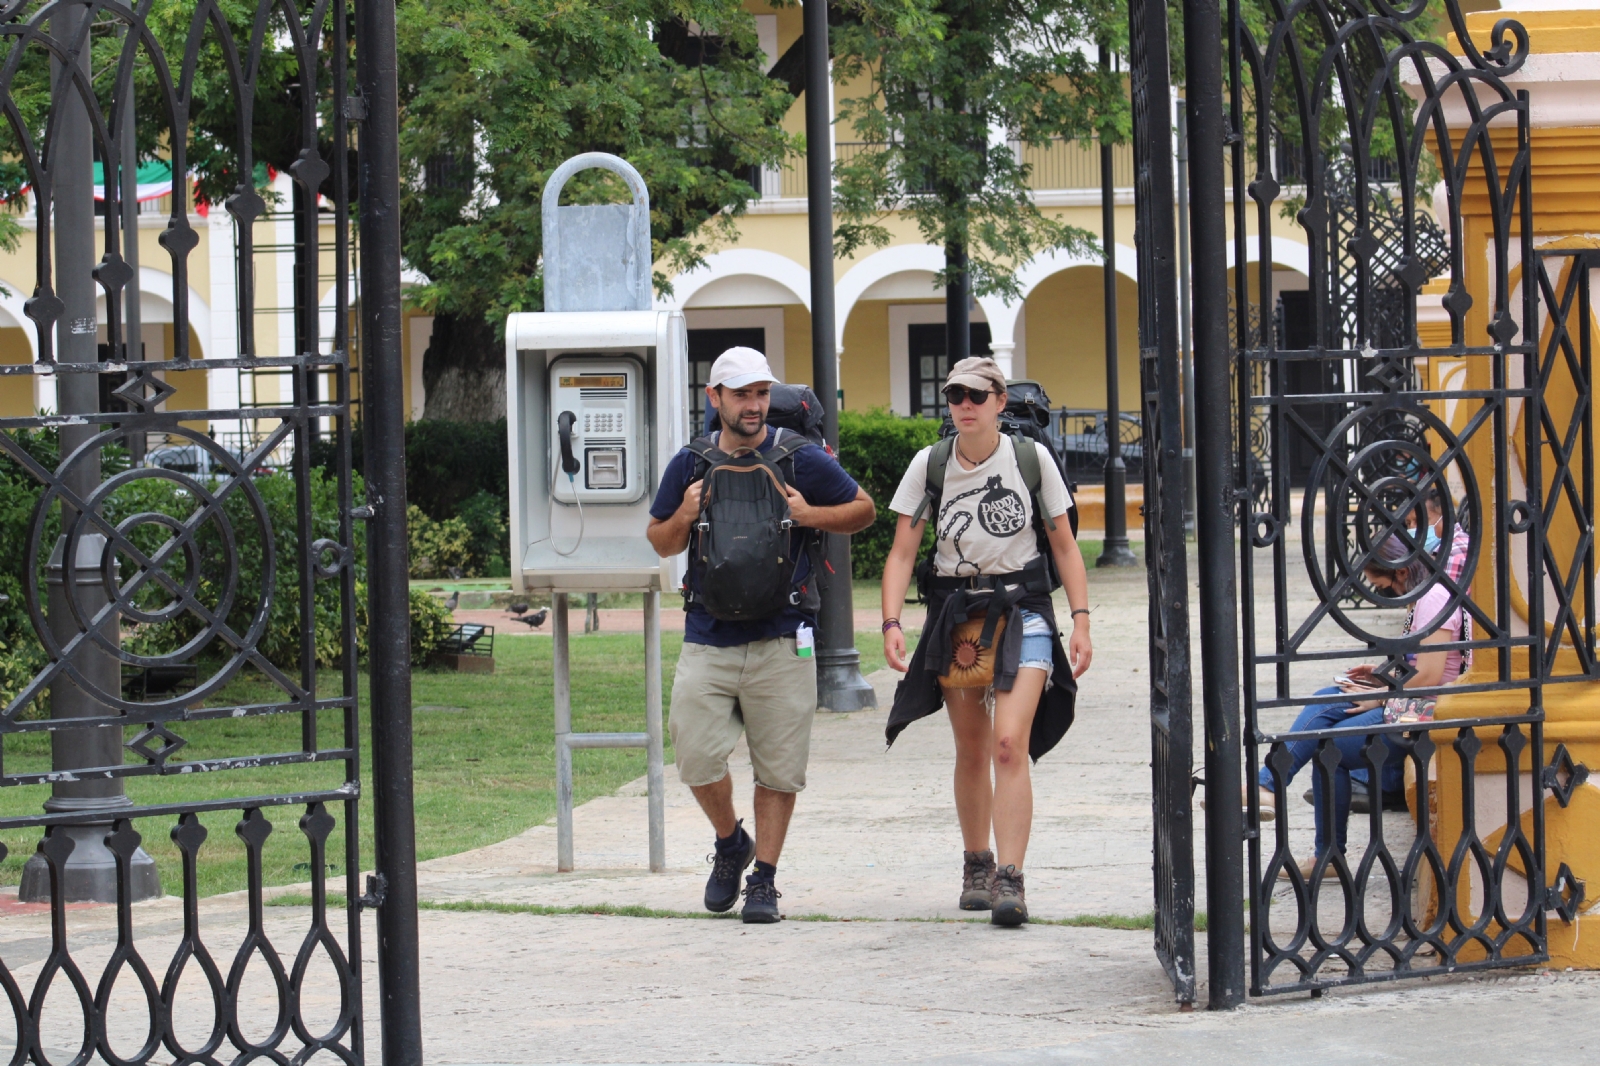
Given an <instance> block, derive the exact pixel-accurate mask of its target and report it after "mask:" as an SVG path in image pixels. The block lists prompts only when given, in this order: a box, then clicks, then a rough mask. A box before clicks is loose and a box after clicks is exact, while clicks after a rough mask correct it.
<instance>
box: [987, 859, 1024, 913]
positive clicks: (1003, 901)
mask: <svg viewBox="0 0 1600 1066" xmlns="http://www.w3.org/2000/svg"><path fill="white" fill-rule="evenodd" d="M1027 920H1028V902H1027V900H1026V898H1025V897H1024V895H1023V891H1022V871H1021V870H1019V869H1017V868H1016V867H1015V866H1002V867H1000V869H998V870H996V871H995V872H994V910H993V913H991V914H990V915H989V921H990V922H991V923H993V924H995V925H1021V924H1022V923H1023V922H1026V921H1027Z"/></svg>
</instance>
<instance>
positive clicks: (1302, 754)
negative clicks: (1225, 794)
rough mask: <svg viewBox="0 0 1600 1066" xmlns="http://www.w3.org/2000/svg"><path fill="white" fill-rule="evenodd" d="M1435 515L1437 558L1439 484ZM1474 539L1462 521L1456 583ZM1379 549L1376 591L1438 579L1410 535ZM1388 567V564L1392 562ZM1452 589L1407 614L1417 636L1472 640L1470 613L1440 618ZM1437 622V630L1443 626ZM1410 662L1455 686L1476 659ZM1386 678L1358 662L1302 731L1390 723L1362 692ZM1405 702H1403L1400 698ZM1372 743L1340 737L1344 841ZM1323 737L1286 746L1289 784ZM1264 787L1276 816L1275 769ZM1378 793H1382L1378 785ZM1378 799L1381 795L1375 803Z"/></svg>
mask: <svg viewBox="0 0 1600 1066" xmlns="http://www.w3.org/2000/svg"><path fill="white" fill-rule="evenodd" d="M1427 513H1428V519H1429V525H1428V530H1427V533H1426V535H1425V540H1424V549H1425V550H1426V551H1427V552H1428V553H1429V554H1430V555H1433V556H1434V557H1437V552H1438V549H1439V538H1440V536H1441V533H1442V526H1443V524H1444V518H1443V508H1442V506H1441V504H1440V497H1439V494H1438V490H1437V489H1435V490H1434V491H1433V492H1432V493H1430V494H1429V495H1428V497H1427ZM1469 543H1470V542H1469V539H1468V536H1467V533H1466V531H1465V530H1464V529H1462V528H1460V527H1459V526H1457V527H1456V528H1455V529H1454V531H1453V535H1452V542H1451V548H1450V552H1449V555H1448V557H1447V559H1446V561H1445V573H1447V574H1448V575H1449V576H1450V578H1451V580H1452V581H1454V582H1457V583H1459V582H1460V580H1461V574H1462V572H1463V570H1464V569H1465V567H1466V557H1467V548H1468V546H1469ZM1376 554H1377V556H1378V557H1379V560H1380V561H1379V562H1376V563H1373V564H1370V565H1369V566H1368V567H1367V568H1366V570H1365V575H1366V578H1367V581H1368V582H1369V583H1370V584H1371V585H1372V587H1373V588H1375V589H1377V590H1379V591H1380V592H1384V593H1387V594H1388V595H1392V596H1401V595H1404V594H1405V593H1406V592H1408V591H1410V590H1411V589H1413V588H1415V587H1418V586H1421V585H1423V584H1424V583H1426V582H1429V581H1430V580H1431V579H1432V575H1433V572H1432V570H1431V569H1430V567H1429V566H1428V564H1427V563H1425V562H1423V561H1422V559H1421V558H1412V556H1414V555H1415V554H1416V553H1415V552H1414V551H1413V548H1412V545H1411V544H1408V543H1407V542H1406V540H1405V538H1401V537H1390V538H1388V539H1387V540H1385V541H1384V542H1383V543H1381V544H1380V545H1379V546H1378V548H1377V550H1376ZM1386 564H1388V565H1386ZM1450 596H1451V593H1450V589H1449V587H1448V586H1446V585H1445V584H1443V583H1442V582H1437V581H1434V582H1433V585H1432V587H1431V588H1429V589H1428V590H1427V592H1426V593H1425V594H1424V595H1423V596H1422V597H1421V599H1419V600H1418V601H1417V602H1416V603H1415V604H1413V606H1412V610H1411V612H1410V613H1409V615H1408V617H1407V619H1406V625H1405V629H1404V632H1405V633H1411V632H1413V631H1415V630H1418V629H1429V628H1433V632H1432V633H1430V634H1429V635H1428V636H1427V637H1426V638H1425V639H1424V640H1423V641H1422V643H1423V644H1439V643H1452V642H1455V641H1457V640H1461V639H1464V635H1465V634H1467V633H1468V632H1469V630H1468V628H1467V621H1466V610H1465V608H1464V607H1462V606H1459V605H1458V606H1457V608H1456V610H1455V611H1454V612H1452V617H1451V618H1448V619H1445V620H1443V621H1442V622H1441V621H1439V615H1440V614H1441V613H1442V612H1443V611H1444V608H1445V607H1446V606H1447V605H1448V603H1449V601H1450ZM1435 627H1436V628H1435ZM1407 661H1408V662H1410V664H1411V666H1412V667H1413V668H1414V669H1415V670H1416V673H1415V674H1414V675H1412V676H1411V677H1410V678H1409V679H1408V680H1407V681H1406V684H1405V687H1407V688H1431V687H1436V686H1439V685H1448V684H1450V683H1451V682H1453V681H1455V680H1456V678H1457V677H1459V676H1460V674H1461V673H1462V671H1463V670H1465V669H1466V666H1467V664H1468V656H1465V655H1463V653H1462V652H1461V651H1448V652H1422V653H1418V654H1412V655H1408V656H1407ZM1382 687H1383V686H1382V684H1381V683H1374V681H1373V679H1372V667H1371V666H1370V665H1365V664H1363V665H1358V666H1356V667H1354V668H1352V669H1351V670H1350V671H1349V672H1348V673H1347V674H1346V675H1345V676H1344V677H1342V678H1340V679H1339V681H1338V683H1337V684H1335V685H1332V686H1329V687H1327V688H1323V689H1320V690H1318V691H1317V692H1316V693H1315V694H1316V695H1318V696H1336V697H1339V698H1337V699H1333V700H1329V701H1327V702H1325V703H1314V704H1310V705H1308V706H1307V707H1306V708H1305V709H1304V710H1303V711H1301V712H1300V715H1299V717H1298V718H1296V719H1295V723H1294V725H1293V727H1292V731H1294V732H1311V731H1314V730H1323V729H1337V728H1342V727H1348V726H1359V725H1370V724H1381V723H1382V722H1383V720H1384V707H1385V703H1386V701H1385V700H1382V699H1369V700H1361V699H1360V696H1361V695H1362V694H1363V693H1364V692H1365V691H1367V690H1369V689H1373V688H1382ZM1396 702H1398V701H1396ZM1364 745H1365V738H1364V737H1360V736H1354V735H1352V736H1347V737H1344V738H1341V739H1339V740H1338V741H1336V746H1337V747H1338V748H1339V750H1340V752H1341V757H1342V759H1343V760H1344V762H1343V764H1342V765H1341V767H1340V770H1339V774H1338V779H1337V780H1338V784H1336V786H1335V790H1334V791H1335V808H1336V809H1337V810H1339V811H1341V812H1342V813H1341V814H1339V815H1338V816H1337V817H1336V819H1335V820H1336V822H1337V824H1338V833H1337V835H1338V839H1339V846H1340V849H1341V850H1342V849H1343V847H1344V827H1345V825H1346V824H1347V822H1348V818H1349V812H1350V771H1352V770H1356V771H1358V772H1364V771H1365V770H1366V763H1365V761H1364V760H1363V759H1362V757H1361V755H1360V750H1361V748H1362V747H1363V746H1364ZM1317 746H1318V741H1317V740H1315V739H1307V740H1294V741H1289V742H1288V743H1286V744H1285V745H1284V747H1285V748H1286V749H1287V751H1288V752H1289V754H1290V756H1291V758H1292V759H1293V763H1292V765H1291V766H1290V769H1289V773H1288V775H1287V776H1286V778H1285V786H1287V784H1288V782H1289V781H1292V780H1293V779H1294V776H1295V775H1296V774H1297V773H1299V772H1300V769H1301V767H1303V766H1305V765H1306V764H1307V763H1308V762H1310V761H1311V758H1312V756H1313V755H1315V754H1316V750H1317ZM1384 770H1385V772H1384V774H1383V780H1382V781H1381V782H1380V784H1381V785H1382V786H1383V787H1385V788H1389V789H1394V788H1398V786H1399V782H1400V780H1401V773H1402V771H1401V763H1400V759H1399V757H1398V755H1395V754H1394V753H1393V749H1392V748H1391V759H1388V760H1385V767H1384ZM1313 778H1314V779H1313V782H1312V786H1313V790H1314V791H1320V788H1321V781H1320V778H1319V777H1316V776H1315V775H1313ZM1257 785H1258V787H1259V788H1260V790H1261V817H1262V820H1264V821H1270V820H1272V819H1273V818H1274V817H1276V813H1277V808H1276V805H1277V795H1276V793H1275V791H1274V789H1273V786H1274V782H1273V776H1272V771H1271V769H1270V768H1268V767H1266V766H1263V767H1262V768H1261V770H1260V773H1259V774H1258V776H1257ZM1374 791H1377V790H1374ZM1375 802H1376V800H1375ZM1316 803H1317V816H1318V836H1317V847H1318V852H1319V853H1320V852H1321V850H1322V848H1323V846H1324V845H1325V843H1326V832H1325V829H1326V827H1324V826H1323V825H1322V824H1321V820H1322V807H1321V802H1320V800H1317V801H1316ZM1311 865H1312V863H1311V861H1310V860H1308V861H1306V862H1304V863H1302V864H1301V868H1302V872H1303V873H1306V874H1307V875H1308V876H1309V871H1310V869H1311Z"/></svg>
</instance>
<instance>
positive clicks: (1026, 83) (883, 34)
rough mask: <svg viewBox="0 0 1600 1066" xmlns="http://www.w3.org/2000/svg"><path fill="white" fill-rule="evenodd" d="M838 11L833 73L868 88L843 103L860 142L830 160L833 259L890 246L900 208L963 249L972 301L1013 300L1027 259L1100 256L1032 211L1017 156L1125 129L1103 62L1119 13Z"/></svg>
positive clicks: (923, 8)
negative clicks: (1058, 252)
mask: <svg viewBox="0 0 1600 1066" xmlns="http://www.w3.org/2000/svg"><path fill="white" fill-rule="evenodd" d="M838 2H839V3H840V6H841V7H842V8H843V9H844V12H845V19H844V20H843V22H842V24H841V25H840V26H839V27H838V28H837V29H835V30H834V33H833V53H834V57H835V60H834V61H835V79H836V80H838V81H840V82H842V83H848V82H850V81H853V80H857V79H860V80H861V81H863V82H864V83H865V84H866V85H867V86H868V87H869V88H868V91H867V92H864V93H862V94H860V95H857V96H852V97H848V98H845V99H843V100H841V103H840V108H839V110H840V122H841V124H842V125H843V126H844V127H846V128H849V129H853V131H854V138H853V139H855V140H858V141H861V142H865V146H864V148H863V150H862V151H860V152H858V153H857V154H855V155H854V156H853V157H852V158H851V159H849V160H847V161H843V162H841V163H840V164H839V165H838V166H837V167H836V175H837V187H836V190H835V211H836V212H837V216H838V219H839V222H838V225H837V228H836V234H835V252H836V253H837V254H840V255H848V254H851V253H854V252H856V251H857V250H859V249H861V248H863V247H872V246H879V245H883V244H886V243H888V241H889V239H890V234H889V230H888V228H887V226H886V225H885V223H886V221H887V219H888V218H889V216H891V215H892V214H893V213H895V212H902V211H903V212H905V213H906V214H908V215H909V216H910V217H911V218H912V219H913V220H914V221H915V222H916V225H917V227H918V229H919V230H920V231H921V233H922V235H923V237H924V238H925V239H926V240H927V241H928V242H929V243H933V244H938V245H941V246H944V247H946V248H952V247H953V248H958V249H961V250H963V251H964V253H965V256H966V260H967V267H966V269H967V271H968V273H969V276H970V283H971V287H972V291H973V292H974V293H977V294H984V293H1001V294H1004V295H1007V296H1016V295H1018V294H1019V293H1018V288H1017V284H1016V281H1015V277H1014V271H1015V268H1016V267H1017V266H1019V265H1020V264H1021V263H1023V262H1026V261H1027V260H1028V259H1030V258H1033V257H1034V256H1037V255H1039V254H1041V253H1043V252H1047V251H1050V250H1053V249H1074V250H1079V251H1084V252H1091V253H1092V252H1094V251H1095V249H1094V248H1093V245H1092V234H1089V233H1087V232H1085V231H1083V230H1079V229H1076V228H1074V227H1072V226H1069V225H1068V224H1066V223H1065V222H1062V221H1061V220H1059V219H1057V218H1053V217H1051V216H1049V215H1047V214H1046V213H1045V212H1043V211H1041V210H1040V209H1039V207H1038V206H1037V204H1035V202H1034V199H1033V196H1032V194H1031V192H1030V190H1029V187H1028V175H1029V169H1028V165H1027V164H1026V162H1025V161H1024V160H1023V159H1022V158H1021V154H1022V153H1021V152H1019V150H1018V149H1019V148H1020V147H1022V146H1029V147H1044V146H1046V145H1048V144H1050V143H1051V142H1052V141H1054V140H1067V141H1073V140H1094V139H1097V138H1100V137H1104V138H1106V139H1108V140H1110V141H1113V142H1120V141H1123V140H1126V139H1127V137H1128V136H1129V135H1130V132H1131V123H1132V120H1131V116H1130V112H1129V108H1128V104H1127V99H1126V96H1125V90H1124V85H1123V78H1122V76H1121V75H1119V74H1116V73H1111V72H1107V71H1102V70H1100V69H1099V68H1098V67H1097V66H1096V60H1095V52H1096V46H1097V45H1099V44H1104V45H1107V46H1108V47H1110V48H1111V49H1112V50H1113V51H1121V50H1124V49H1125V40H1126V21H1125V19H1126V15H1125V12H1124V11H1123V10H1122V8H1121V6H1120V5H1118V4H1117V3H1115V2H1113V0H838ZM841 132H843V131H841ZM952 273H954V271H952V270H951V269H949V268H947V270H946V271H945V275H950V274H952ZM940 280H941V282H943V283H949V282H951V281H953V280H955V279H953V278H951V277H949V276H941V279H940Z"/></svg>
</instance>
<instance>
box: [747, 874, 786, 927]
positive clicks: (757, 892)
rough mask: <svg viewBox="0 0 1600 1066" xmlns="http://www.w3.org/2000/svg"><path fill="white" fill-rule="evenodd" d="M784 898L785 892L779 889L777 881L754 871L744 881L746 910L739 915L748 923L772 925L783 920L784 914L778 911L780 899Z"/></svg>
mask: <svg viewBox="0 0 1600 1066" xmlns="http://www.w3.org/2000/svg"><path fill="white" fill-rule="evenodd" d="M782 898H783V893H782V892H779V891H778V883H777V882H776V881H774V880H773V879H772V878H770V877H763V876H762V875H761V874H759V873H752V874H751V875H750V876H749V877H747V878H745V881H744V910H742V911H740V912H739V917H740V918H742V919H744V924H746V925H770V924H772V923H773V922H777V921H781V920H782V919H783V915H781V914H779V913H778V900H780V899H782Z"/></svg>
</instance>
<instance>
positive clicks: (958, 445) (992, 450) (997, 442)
mask: <svg viewBox="0 0 1600 1066" xmlns="http://www.w3.org/2000/svg"><path fill="white" fill-rule="evenodd" d="M1000 440H1001V438H1000V437H996V438H995V442H994V447H993V448H990V449H989V454H988V455H985V456H984V457H983V458H982V459H981V460H979V461H977V462H973V459H972V457H971V456H970V455H968V454H967V453H966V452H964V451H962V450H961V441H960V440H959V439H957V441H956V454H957V455H959V456H961V458H962V459H964V460H966V461H967V462H969V463H972V465H973V466H974V467H980V466H982V465H983V464H984V463H987V462H988V461H989V460H990V459H993V458H994V453H995V452H997V451H999V450H1000Z"/></svg>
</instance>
